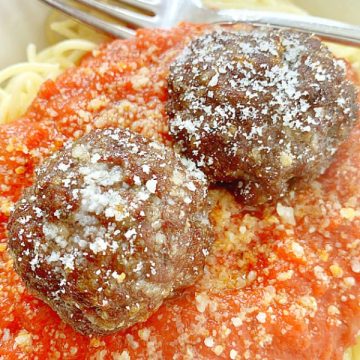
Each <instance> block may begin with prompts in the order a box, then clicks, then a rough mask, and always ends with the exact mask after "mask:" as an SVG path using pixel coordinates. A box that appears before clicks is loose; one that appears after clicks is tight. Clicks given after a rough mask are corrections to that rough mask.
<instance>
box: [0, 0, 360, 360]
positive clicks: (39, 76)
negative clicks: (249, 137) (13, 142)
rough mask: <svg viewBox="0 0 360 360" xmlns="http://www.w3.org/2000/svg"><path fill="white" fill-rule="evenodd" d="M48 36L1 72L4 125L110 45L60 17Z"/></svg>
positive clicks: (214, 0) (266, 5)
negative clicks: (45, 87) (47, 86)
mask: <svg viewBox="0 0 360 360" xmlns="http://www.w3.org/2000/svg"><path fill="white" fill-rule="evenodd" d="M204 2H205V3H206V4H207V5H209V6H212V7H221V8H249V9H267V10H274V11H285V12H292V13H299V14H304V13H305V11H304V10H302V9H300V8H299V7H297V6H295V5H294V4H292V3H291V2H290V1H287V0H205V1H204ZM45 30H46V35H47V38H48V41H49V44H51V45H50V46H49V47H47V48H46V49H44V50H42V51H40V52H38V51H37V49H36V47H35V45H34V44H30V45H29V46H28V48H27V60H26V61H25V62H22V63H18V64H14V65H12V66H9V67H7V68H5V69H3V70H1V71H0V123H6V122H10V121H12V120H14V119H16V118H18V117H19V116H21V115H22V114H23V113H24V112H25V111H26V109H27V108H28V106H29V105H30V103H31V102H32V100H33V99H34V98H35V96H36V94H37V92H38V90H39V88H40V86H41V84H42V83H43V82H44V81H45V80H46V79H55V78H56V77H57V76H58V75H59V74H61V73H62V72H63V71H64V70H65V69H67V68H69V67H71V66H75V65H76V64H77V62H78V61H79V59H80V58H81V57H82V56H83V55H84V54H85V53H87V52H89V51H91V50H93V49H94V48H96V46H97V44H99V43H101V42H103V41H106V40H107V39H108V38H107V37H106V36H105V35H102V34H99V33H98V32H97V31H95V30H93V29H91V28H89V27H87V26H85V25H80V24H79V23H77V22H75V21H73V20H71V19H69V18H67V17H65V16H63V15H60V14H58V13H56V12H54V13H52V14H51V15H50V16H49V18H48V21H47V25H46V29H45ZM328 46H329V47H330V49H331V50H332V51H333V52H334V53H335V55H337V56H339V57H344V58H346V59H347V60H348V61H350V62H351V63H352V65H353V67H354V69H355V70H356V71H357V72H358V73H359V74H360V48H352V47H347V46H342V45H337V44H328ZM344 360H360V337H359V338H358V343H357V345H356V346H354V347H352V348H351V349H348V350H347V351H346V353H345V355H344Z"/></svg>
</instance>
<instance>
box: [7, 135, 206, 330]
mask: <svg viewBox="0 0 360 360" xmlns="http://www.w3.org/2000/svg"><path fill="white" fill-rule="evenodd" d="M208 212H209V204H208V201H207V182H206V179H205V176H204V174H203V173H202V172H201V171H199V170H198V169H197V168H196V167H195V165H194V164H193V163H192V162H191V161H188V160H186V159H182V158H181V157H180V156H179V155H177V154H175V153H174V151H173V150H172V149H169V148H166V147H164V146H163V145H161V144H159V143H156V142H151V141H150V140H146V139H145V138H143V137H141V136H139V135H135V134H134V133H131V132H129V131H127V130H121V129H116V130H114V129H107V130H96V131H93V132H91V133H89V134H88V135H86V136H85V137H83V138H80V139H79V140H78V141H76V142H74V143H70V144H68V145H67V146H66V147H65V148H64V149H62V150H60V151H59V152H57V153H55V154H54V155H53V156H52V157H50V158H49V159H47V160H46V161H45V163H44V164H43V165H42V166H41V167H40V168H39V169H38V170H37V175H36V180H35V183H34V185H33V186H32V187H30V188H28V189H27V190H26V192H25V194H24V195H23V198H22V199H21V200H20V201H19V202H18V203H17V205H16V208H15V211H14V212H13V214H12V215H11V218H10V221H9V225H8V230H9V247H10V250H11V252H12V254H13V258H14V263H15V268H16V270H17V272H18V273H19V274H20V276H21V277H22V278H23V280H24V281H25V283H26V285H27V286H28V287H29V288H30V289H31V290H32V292H33V293H34V294H35V295H36V296H38V297H40V298H41V299H43V300H44V301H45V302H46V303H48V304H49V305H50V306H51V307H52V308H53V309H54V310H55V311H56V312H58V314H59V315H60V316H61V318H62V319H63V320H65V321H66V322H68V323H69V324H71V325H72V326H73V327H74V328H75V329H76V330H78V331H80V332H81V333H84V334H107V333H111V332H114V331H116V330H119V329H121V328H126V327H129V326H131V325H132V324H135V323H137V322H139V321H144V320H146V319H147V318H148V317H149V316H150V315H151V314H152V313H154V312H155V311H156V309H157V308H158V307H159V306H160V305H161V304H162V302H163V300H164V299H166V298H168V297H170V296H173V295H174V294H176V293H177V292H179V291H180V290H181V289H183V288H184V287H186V286H189V285H191V284H193V283H194V281H195V280H196V279H197V278H198V277H199V275H200V274H201V273H202V269H203V265H204V259H205V257H206V255H207V254H208V253H209V248H210V245H211V242H212V231H211V226H210V223H209V220H208Z"/></svg>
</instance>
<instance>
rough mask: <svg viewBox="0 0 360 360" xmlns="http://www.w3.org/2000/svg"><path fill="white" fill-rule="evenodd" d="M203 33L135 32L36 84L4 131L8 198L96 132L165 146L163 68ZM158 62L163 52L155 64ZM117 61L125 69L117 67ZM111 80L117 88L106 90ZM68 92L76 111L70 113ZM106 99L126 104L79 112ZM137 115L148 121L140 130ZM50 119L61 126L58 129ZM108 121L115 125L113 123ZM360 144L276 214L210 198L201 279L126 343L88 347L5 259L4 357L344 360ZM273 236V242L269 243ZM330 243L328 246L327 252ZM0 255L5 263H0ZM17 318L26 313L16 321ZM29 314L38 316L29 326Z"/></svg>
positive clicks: (117, 339) (352, 304)
mask: <svg viewBox="0 0 360 360" xmlns="http://www.w3.org/2000/svg"><path fill="white" fill-rule="evenodd" d="M202 31H203V29H202V28H201V26H200V27H196V26H195V27H192V26H190V25H189V26H184V27H182V28H179V29H174V30H173V31H172V32H161V31H159V32H156V33H152V32H148V31H142V32H141V33H140V35H139V37H138V39H137V40H136V41H135V42H129V43H126V44H124V43H121V42H116V43H113V44H112V45H108V46H107V47H105V48H103V49H102V50H100V51H99V52H96V53H95V54H94V56H93V57H87V58H86V59H85V60H84V61H83V63H82V64H83V67H82V68H78V69H72V70H69V71H68V72H67V73H66V74H64V75H63V76H61V77H60V79H59V80H57V82H56V85H55V86H54V83H52V82H48V83H47V84H46V85H45V86H43V88H42V91H41V92H40V94H39V98H38V100H37V101H35V103H34V104H33V105H32V107H31V108H30V110H29V112H28V113H27V115H26V116H25V117H24V118H23V119H22V120H21V121H19V122H18V123H17V124H16V126H15V125H14V126H13V125H11V124H9V125H6V126H3V127H2V128H1V134H0V135H1V136H0V138H1V141H2V144H4V146H2V148H3V149H2V150H1V151H2V152H3V153H4V154H5V153H6V154H7V155H4V156H5V159H8V160H10V162H7V161H6V163H7V164H6V166H7V167H8V166H10V168H11V169H13V170H14V173H12V175H11V176H12V177H13V178H12V179H11V181H10V178H9V177H7V178H6V176H5V178H4V182H3V185H5V187H3V189H5V191H8V193H7V200H11V199H15V198H16V197H18V195H19V191H20V187H22V186H24V183H30V182H31V174H32V169H33V166H34V164H35V163H37V162H39V161H42V157H43V156H47V153H48V152H49V151H50V152H52V151H53V150H54V149H55V148H59V147H60V146H61V145H62V142H63V140H64V139H66V138H68V137H73V136H75V137H79V136H81V135H82V133H83V131H87V130H89V129H90V128H91V127H92V126H95V127H104V126H105V127H107V126H109V125H120V126H126V127H129V128H131V129H132V130H135V131H137V132H140V133H142V134H144V135H146V136H148V137H152V138H156V139H158V140H160V141H162V142H165V143H167V144H169V142H170V139H169V137H168V136H167V131H166V124H164V123H163V122H162V119H163V117H162V114H164V104H165V99H166V88H165V87H164V78H165V76H166V71H167V70H166V69H167V68H168V64H169V63H170V62H171V60H172V59H173V57H174V55H176V53H177V52H179V51H180V50H181V49H182V48H183V46H184V44H185V43H186V42H187V41H188V40H189V39H190V38H191V37H193V36H196V35H198V34H200V33H201V32H202ZM149 45H153V47H151V46H149ZM107 50H108V51H109V53H111V54H112V55H114V56H115V58H112V57H111V56H109V55H108V54H109V53H107ZM119 50H121V54H120V52H119ZM157 54H162V57H161V61H160V60H159V58H158V57H157V56H158V55H157ZM164 54H165V55H166V54H167V55H168V56H164ZM125 59H126V62H127V61H129V63H130V64H133V66H130V67H126V66H125V67H124V66H120V67H118V64H119V63H120V65H121V64H124V63H125ZM114 60H116V64H117V66H116V67H114V68H110V70H111V71H109V68H107V69H104V68H103V65H104V63H105V64H107V65H111V64H112V63H113V61H114ZM147 61H149V62H147ZM145 64H146V65H149V66H144V65H145ZM140 65H141V66H140ZM144 67H145V68H146V67H149V68H150V71H149V72H146V70H144ZM85 69H88V70H85ZM91 69H97V70H96V72H97V76H98V77H97V79H99V80H100V81H98V82H97V85H99V87H100V89H99V87H96V86H95V84H94V83H93V82H91V80H93V78H92V76H93V75H94V73H93V72H92V71H91ZM119 72H120V73H121V76H120V77H119ZM159 74H160V75H159ZM107 76H110V80H111V84H113V85H111V86H106V87H103V85H106V82H103V81H102V80H104V78H106V77H107ZM146 79H151V81H146ZM108 80H109V79H107V81H108ZM113 80H116V82H114V81H113ZM85 83H86V85H85V87H84V84H85ZM60 87H61V88H62V90H61V91H60V92H59V91H58V89H60ZM80 89H82V90H81V91H79V90H80ZM84 89H86V90H85V91H84ZM105 89H106V90H105ZM104 90H105V91H104ZM101 92H103V93H104V92H105V93H106V94H107V95H106V96H105V98H104V97H102V98H100V99H98V100H99V101H95V102H91V100H92V97H93V96H94V95H95V94H98V95H100V94H101ZM70 94H71V99H72V100H73V102H72V104H73V105H74V106H75V107H72V106H66V103H67V102H68V101H69V98H70V97H69V95H70ZM86 94H88V95H91V96H87V95H86ZM135 95H136V96H135ZM112 96H113V99H114V97H115V99H116V98H117V97H118V96H120V97H121V96H125V97H126V100H127V102H121V103H120V104H116V105H115V106H110V107H108V110H109V111H104V113H105V115H104V116H103V117H101V120H100V121H98V122H95V123H92V122H90V121H89V117H88V116H89V114H88V115H87V114H86V112H89V113H90V114H92V113H94V112H96V111H102V110H103V109H104V102H105V103H106V100H107V99H109V98H111V97H112ZM75 98H76V99H75ZM81 99H82V100H83V102H82V103H81V101H79V100H81ZM134 99H137V101H135V102H134ZM101 100H102V101H101ZM130 100H131V101H130ZM144 100H145V101H144ZM144 102H145V103H146V105H144ZM79 103H81V104H82V105H81V106H80V109H79V107H77V105H76V104H79ZM149 104H150V105H149ZM82 106H84V108H81V107H82ZM98 106H99V107H98ZM149 106H150V107H149ZM64 107H65V109H64V110H63V108H64ZM79 110H83V111H84V112H85V113H84V112H83V111H79ZM56 112H58V113H56ZM145 114H146V117H147V121H142V119H143V117H144V115H145ZM44 115H45V116H44ZM114 115H116V116H114ZM57 117H58V119H59V121H54V120H55V119H56V118H57ZM39 118H42V120H41V121H38V120H39ZM115 118H117V119H119V122H116V123H115V124H114V119H115ZM86 119H88V120H86ZM29 124H31V127H29V126H28V125H29ZM54 125H56V126H54ZM10 134H11V139H12V140H11V141H9V138H10V136H9V135H10ZM17 135H18V136H17ZM5 144H6V146H5ZM358 146H359V145H358V130H357V128H356V129H355V131H354V132H353V133H352V135H351V137H350V139H349V141H348V142H347V143H346V144H345V145H344V146H343V147H342V148H341V149H340V151H339V153H338V154H337V158H336V159H335V162H334V163H333V165H332V166H331V168H330V169H329V170H328V172H327V173H326V174H325V175H324V176H323V177H321V178H320V179H319V180H318V181H316V182H314V183H313V184H311V186H310V188H307V189H305V190H303V191H301V192H298V193H293V194H290V196H289V197H288V198H287V199H286V200H284V201H283V202H281V203H278V204H277V206H276V207H269V206H265V207H260V208H257V209H255V208H247V207H244V208H243V207H242V206H239V205H238V204H237V203H236V202H235V201H234V200H233V198H232V197H231V196H230V195H229V193H228V192H226V191H225V190H221V189H217V190H213V191H212V193H211V197H212V199H213V202H214V204H215V208H214V210H213V213H212V219H213V222H214V225H215V233H216V241H215V244H214V249H213V254H212V255H211V256H210V257H209V258H208V262H207V265H206V268H205V275H204V277H203V278H202V279H201V280H200V281H199V282H198V283H197V284H196V285H195V287H194V288H190V289H188V290H187V292H186V293H185V295H184V296H183V297H181V298H177V299H174V300H173V301H171V302H170V303H169V304H168V305H165V306H163V307H161V308H160V309H159V311H158V312H157V313H156V314H155V315H154V316H153V317H152V318H151V319H150V320H149V321H148V322H147V323H145V324H143V325H141V324H140V325H136V326H135V327H133V328H132V329H131V330H129V331H127V332H126V333H120V334H116V335H112V336H110V337H106V338H84V337H81V336H80V335H78V334H76V333H74V332H72V331H71V330H70V329H69V328H66V327H64V325H63V324H62V323H60V322H59V320H58V319H57V318H56V316H54V314H53V313H50V312H49V310H48V308H47V307H46V306H44V305H42V304H39V303H38V302H37V300H36V299H34V298H32V297H31V296H29V295H28V293H27V292H24V291H23V290H21V286H19V280H18V278H17V277H16V275H15V273H14V272H13V271H12V269H11V263H10V261H5V263H4V267H5V268H6V271H5V273H4V278H3V280H2V281H4V284H5V288H6V291H4V292H3V293H2V294H1V296H4V295H5V299H6V304H7V305H8V306H10V303H9V300H10V299H14V300H13V304H12V305H13V307H12V308H9V307H6V308H5V307H4V309H3V310H4V311H6V312H7V314H6V313H5V314H4V317H3V323H2V326H4V324H7V327H5V328H6V329H7V330H8V331H4V332H3V338H4V339H5V340H4V344H3V345H4V346H3V347H2V348H1V350H0V352H3V354H5V355H7V356H8V355H9V354H13V356H14V357H18V356H21V355H22V356H23V355H24V354H27V355H28V356H34V355H35V352H36V354H37V355H38V356H40V357H41V356H43V357H44V356H46V355H45V354H47V355H49V354H53V356H56V355H55V354H56V353H57V352H59V351H62V352H61V354H60V356H61V355H62V356H67V357H70V356H72V357H73V358H76V357H78V358H81V357H85V356H90V355H91V354H93V355H95V356H97V357H99V358H102V357H103V358H105V357H106V356H110V357H113V358H128V357H129V356H132V357H135V358H139V357H141V356H146V357H148V358H156V356H163V357H171V356H172V355H173V354H174V353H175V354H177V355H178V356H180V357H181V356H182V355H184V354H186V355H187V356H188V357H189V358H191V357H196V356H198V357H204V358H212V357H215V356H219V357H230V358H235V359H236V358H237V357H238V356H244V357H247V356H251V355H252V354H254V352H255V350H256V354H257V355H258V356H261V357H264V356H268V357H270V358H272V357H274V354H273V353H272V351H274V352H276V353H277V354H279V351H280V352H281V354H282V355H285V354H286V355H287V356H289V354H293V353H292V352H291V351H296V354H297V355H298V356H299V357H308V356H309V354H311V356H314V357H319V358H320V357H323V358H327V357H330V356H333V357H335V356H341V353H342V351H343V349H341V348H338V346H339V344H344V345H345V344H347V342H346V341H347V340H346V339H350V337H351V331H355V328H353V329H351V328H349V327H348V326H347V324H350V319H351V320H352V321H354V320H356V319H357V316H358V309H357V307H358V304H357V303H356V299H357V298H358V294H357V292H356V291H357V288H356V287H355V286H354V285H355V284H354V281H355V283H356V280H357V279H356V277H357V276H358V275H356V274H358V264H357V263H356V259H357V255H358V247H357V246H358V244H357V242H356V237H357V232H356V231H357V230H356V229H358V227H357V224H358V223H357V219H356V218H357V213H356V206H357V195H356V194H357V183H358V181H359V179H358V176H359V171H358V167H357V164H358V158H357V154H358V153H359V149H358ZM8 153H11V154H12V155H13V156H11V157H9V154H8ZM24 170H25V171H24ZM344 174H346V176H344ZM350 174H351V175H350ZM9 175H10V174H9ZM349 175H350V176H349ZM14 179H16V180H14ZM9 181H10V182H9ZM10 183H11V184H12V185H11V188H10V189H7V190H6V185H10ZM4 193H5V192H4ZM5 194H6V193H5ZM269 236H270V237H272V238H273V239H275V238H276V242H270V241H268V239H269ZM329 237H333V239H334V238H336V240H337V241H336V242H335V245H336V246H335V247H334V246H332V245H331V241H330V240H329ZM333 239H332V240H333ZM4 250H5V249H3V251H4ZM2 256H4V257H5V260H6V259H8V258H7V255H6V253H3V252H2ZM350 257H351V259H350ZM349 261H350V262H349ZM224 264H226V266H224ZM239 275H240V276H239ZM241 275H243V276H241ZM13 284H15V286H12V285H13ZM11 287H12V288H11ZM249 290H251V291H249ZM313 292H314V293H313ZM312 294H314V295H315V294H316V297H315V296H312ZM319 294H321V296H320V298H317V296H318V295H319ZM339 297H340V301H339ZM290 305H293V306H292V307H291V308H290ZM288 306H289V310H288V311H289V313H288V314H287V315H286V316H285V317H284V313H283V310H284V308H285V310H287V307H288ZM23 309H28V310H27V311H24V312H23V314H22V310H23ZM325 310H326V311H325ZM34 313H37V314H38V315H37V316H36V321H34V322H33V323H31V321H29V319H31V318H33V315H34ZM280 319H282V320H281V321H280ZM342 321H345V322H342ZM41 326H44V329H45V331H42V328H41ZM354 326H355V325H354ZM322 329H326V331H325V332H322ZM329 332H331V334H332V335H333V338H332V339H329V337H328V334H329ZM15 334H16V336H15ZM240 334H241V336H240ZM273 334H276V336H272V335H273ZM340 338H341V339H340ZM54 339H55V340H54ZM48 343H49V344H51V346H48V345H47V344H48ZM291 349H292V350H291Z"/></svg>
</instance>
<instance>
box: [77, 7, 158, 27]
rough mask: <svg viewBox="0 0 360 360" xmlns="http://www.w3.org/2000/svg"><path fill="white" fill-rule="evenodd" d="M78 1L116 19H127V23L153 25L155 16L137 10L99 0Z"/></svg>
mask: <svg viewBox="0 0 360 360" xmlns="http://www.w3.org/2000/svg"><path fill="white" fill-rule="evenodd" d="M76 1H77V2H78V3H81V4H84V5H87V6H90V7H92V8H94V9H96V10H99V11H101V12H103V13H105V14H107V15H110V16H112V17H114V18H116V19H119V20H122V21H126V22H127V23H130V24H133V25H137V26H141V27H153V26H154V17H152V16H147V15H142V14H139V13H136V12H135V11H131V10H127V9H124V8H121V7H118V6H113V5H110V4H106V3H102V2H100V1H97V0H76Z"/></svg>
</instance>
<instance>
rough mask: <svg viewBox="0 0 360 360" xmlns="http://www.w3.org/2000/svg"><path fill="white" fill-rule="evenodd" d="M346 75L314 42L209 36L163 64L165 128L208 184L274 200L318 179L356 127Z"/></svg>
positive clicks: (263, 31) (267, 34)
mask: <svg viewBox="0 0 360 360" xmlns="http://www.w3.org/2000/svg"><path fill="white" fill-rule="evenodd" d="M346 77H347V71H346V64H345V62H344V61H343V60H338V59H336V58H334V56H333V55H332V54H331V52H330V51H329V50H328V48H327V47H326V46H325V45H324V44H322V43H321V42H320V40H319V39H318V38H316V37H314V36H310V35H307V34H303V33H299V32H295V31H286V30H268V29H267V28H260V29H254V30H251V31H250V32H248V31H245V30H242V31H234V32H232V31H225V30H222V31H214V32H212V33H209V34H205V35H203V36H202V37H199V38H198V39H196V40H194V41H193V42H192V43H191V44H190V45H189V46H188V47H187V48H186V49H185V50H184V51H183V53H182V54H181V55H180V56H179V58H178V59H177V60H176V61H175V62H174V63H173V65H172V66H171V69H170V75H169V78H168V83H169V100H168V105H167V109H168V114H169V125H170V132H171V134H172V135H173V137H174V138H175V140H176V141H177V142H178V144H179V147H180V149H181V151H182V152H183V153H184V154H185V155H186V156H187V157H189V158H191V159H193V160H194V161H195V162H196V164H197V165H198V167H199V168H200V169H202V170H203V171H204V172H205V173H206V174H207V175H208V177H209V179H210V180H211V181H212V182H226V183H231V184H230V187H231V188H233V189H234V190H235V192H236V193H237V195H238V196H240V197H241V198H242V200H243V201H245V202H248V203H263V202H266V201H269V200H276V199H277V198H279V197H280V196H282V195H284V194H285V193H286V192H287V190H288V189H289V187H292V186H293V185H296V184H300V183H302V182H305V181H306V180H308V179H311V178H313V177H315V176H317V175H319V174H320V173H321V172H322V171H323V170H324V169H325V168H326V167H327V166H328V164H329V162H330V160H331V157H332V155H333V154H334V153H335V152H336V150H337V148H338V145H339V144H340V143H341V142H342V141H343V140H344V139H345V138H346V137H347V135H348V133H349V130H350V129H351V128H352V126H353V124H354V123H355V120H356V116H357V112H358V105H357V101H356V89H355V87H354V86H353V85H352V84H351V83H350V82H349V81H348V80H347V78H346Z"/></svg>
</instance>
